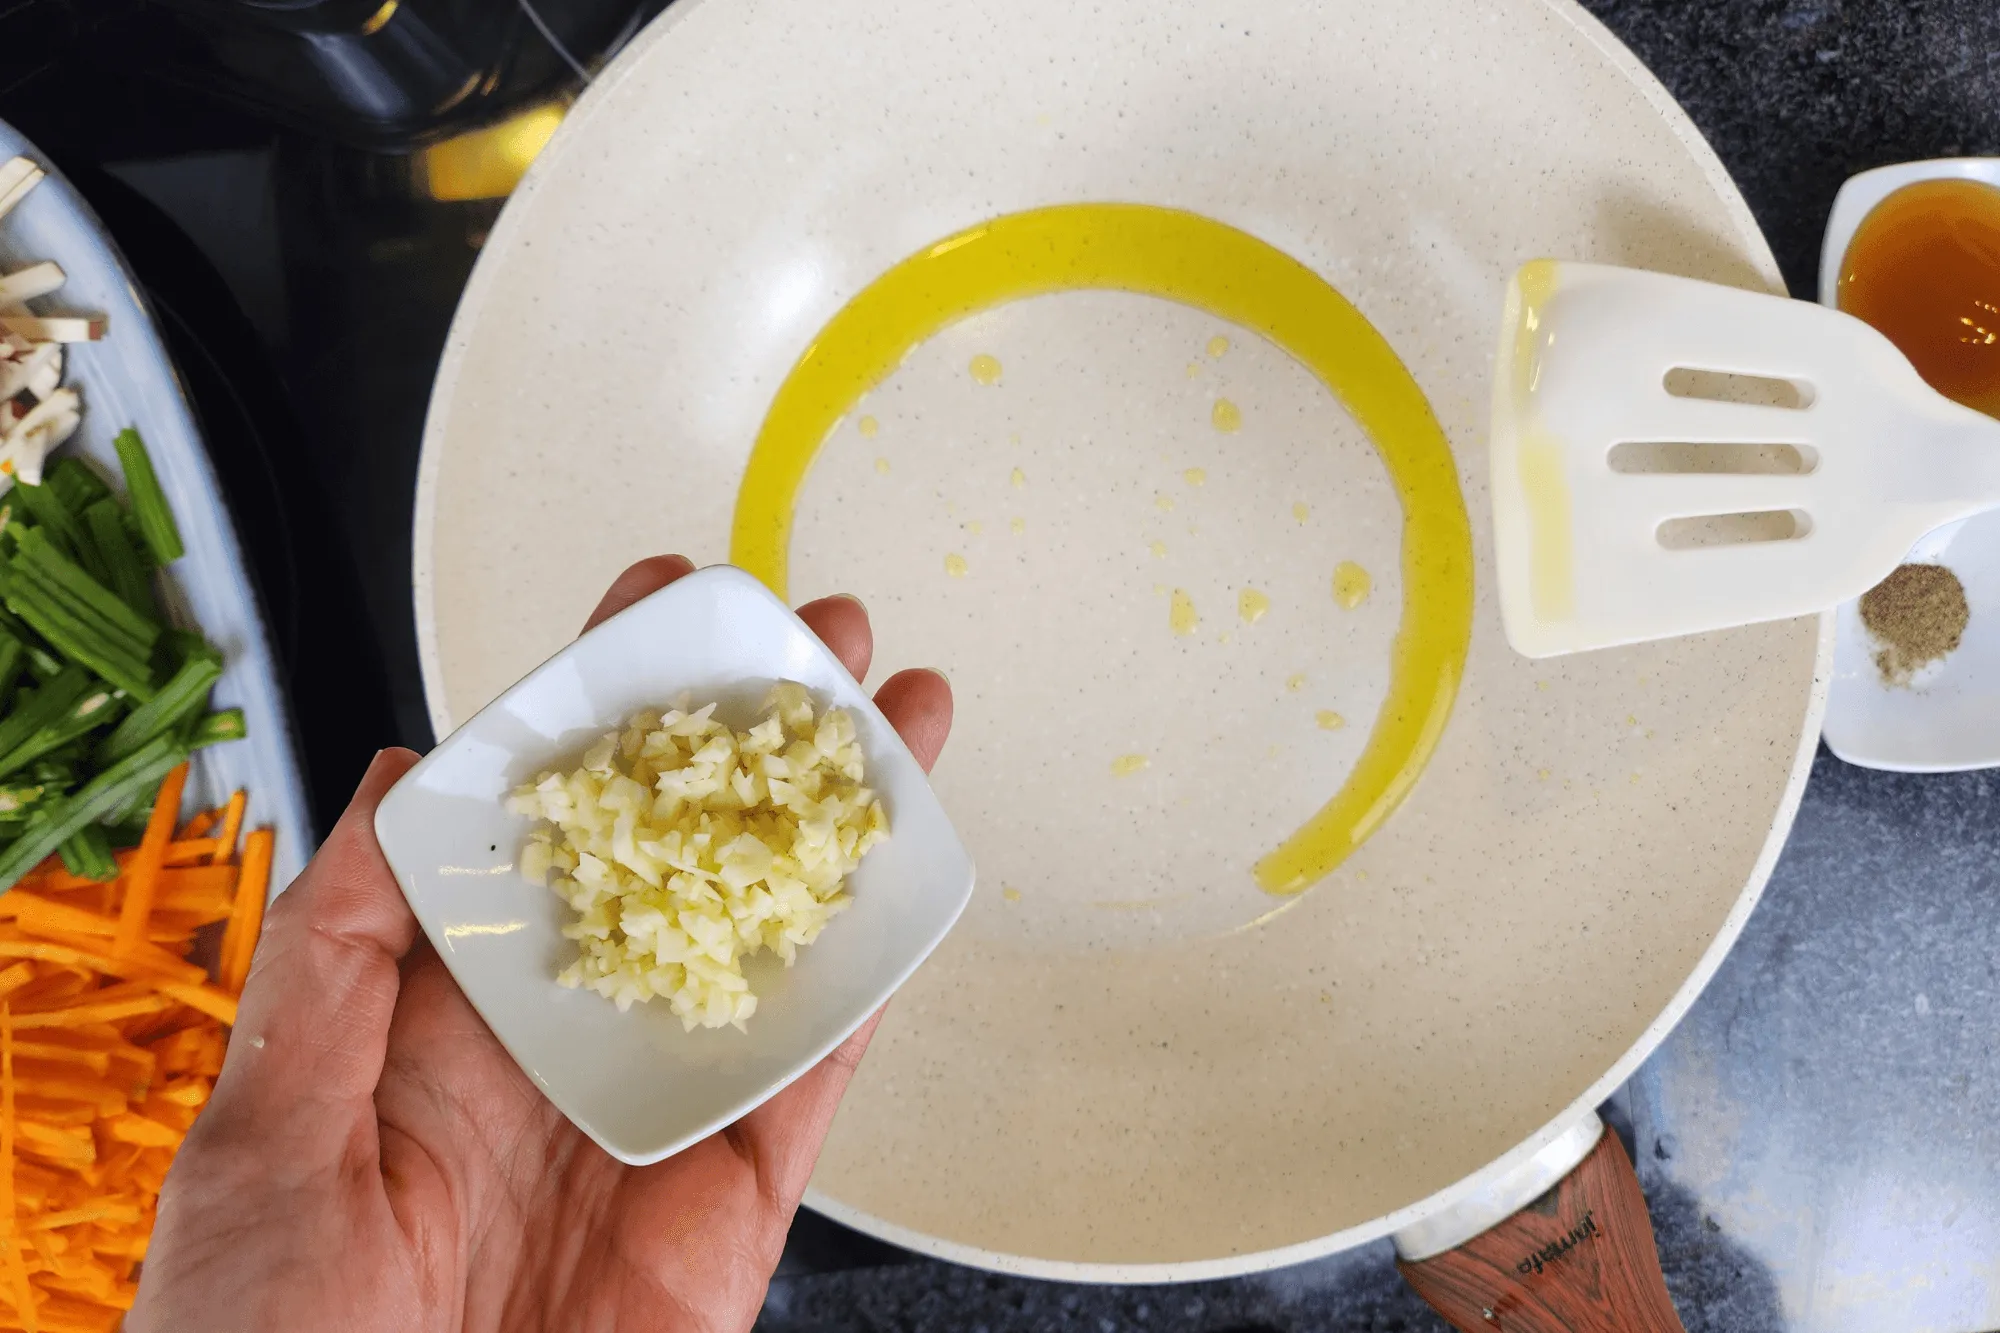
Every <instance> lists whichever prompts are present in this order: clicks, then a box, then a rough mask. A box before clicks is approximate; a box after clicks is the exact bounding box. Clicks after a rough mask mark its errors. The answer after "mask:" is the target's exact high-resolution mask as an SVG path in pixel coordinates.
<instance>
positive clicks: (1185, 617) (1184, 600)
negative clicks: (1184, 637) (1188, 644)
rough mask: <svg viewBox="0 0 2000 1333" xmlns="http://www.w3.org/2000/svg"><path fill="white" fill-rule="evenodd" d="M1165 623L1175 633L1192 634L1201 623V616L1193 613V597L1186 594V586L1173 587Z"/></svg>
mask: <svg viewBox="0 0 2000 1333" xmlns="http://www.w3.org/2000/svg"><path fill="white" fill-rule="evenodd" d="M1167 623H1168V624H1169V625H1171V626H1173V630H1174V633H1176V634H1192V633H1194V627H1195V626H1196V625H1199V624H1200V623H1201V617H1200V616H1197V615H1196V614H1195V613H1194V598H1192V597H1190V596H1188V594H1187V589H1186V588H1175V589H1174V596H1173V600H1172V601H1171V602H1170V603H1168V605H1167Z"/></svg>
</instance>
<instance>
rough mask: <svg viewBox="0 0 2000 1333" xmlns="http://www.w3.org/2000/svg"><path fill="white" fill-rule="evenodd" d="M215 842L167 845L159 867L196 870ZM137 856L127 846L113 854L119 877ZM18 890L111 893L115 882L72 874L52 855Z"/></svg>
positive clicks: (212, 851) (198, 840) (192, 840)
mask: <svg viewBox="0 0 2000 1333" xmlns="http://www.w3.org/2000/svg"><path fill="white" fill-rule="evenodd" d="M215 841H216V840H215V839H213V838H190V839H187V840H186V841H175V842H170V843H168V844H167V853H166V856H165V857H164V858H163V859H162V861H161V864H162V865H165V866H167V867H169V868H181V869H188V868H194V867H198V866H200V865H201V864H202V863H203V862H205V861H207V860H208V858H210V857H211V856H213V855H214V854H215ZM138 854H139V849H138V848H136V847H127V848H125V849H124V850H123V851H120V852H115V853H113V859H114V860H116V861H117V863H118V870H119V873H120V874H123V873H124V872H125V871H126V870H128V869H130V868H131V865H132V858H133V857H135V856H137V855H138ZM20 887H21V888H24V889H33V890H34V891H35V892H37V893H58V892H62V893H66V892H68V891H69V890H71V889H98V890H101V891H103V892H105V893H107V894H108V893H110V892H112V891H113V889H114V887H115V883H114V882H113V881H107V880H101V879H87V878H85V877H84V876H82V875H72V874H71V873H70V872H69V869H68V868H67V867H66V866H64V865H63V863H62V861H61V859H60V858H57V857H53V856H52V857H50V858H49V859H48V860H46V861H44V862H43V863H42V864H41V865H38V866H36V867H35V868H34V869H33V870H31V871H29V872H28V873H27V874H26V875H24V876H22V878H21V883H20ZM4 901H5V899H4V898H0V902H4Z"/></svg>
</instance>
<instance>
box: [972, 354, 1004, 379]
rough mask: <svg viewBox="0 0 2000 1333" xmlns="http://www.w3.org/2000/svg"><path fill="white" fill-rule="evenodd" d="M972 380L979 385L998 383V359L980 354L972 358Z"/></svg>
mask: <svg viewBox="0 0 2000 1333" xmlns="http://www.w3.org/2000/svg"><path fill="white" fill-rule="evenodd" d="M971 370H972V378H973V379H974V380H976V381H977V382H978V383H980V384H998V383H999V382H1000V358H998V357H994V356H988V355H986V353H984V352H981V353H980V354H979V355H978V356H975V357H973V358H972V366H971Z"/></svg>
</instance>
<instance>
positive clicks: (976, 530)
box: [965, 518, 986, 537]
mask: <svg viewBox="0 0 2000 1333" xmlns="http://www.w3.org/2000/svg"><path fill="white" fill-rule="evenodd" d="M965 530H966V531H967V532H969V533H971V534H972V535H973V536H975V537H977V536H978V535H979V534H980V533H982V532H984V531H986V525H985V524H984V523H981V522H980V521H979V520H978V519H976V518H975V519H973V520H972V521H971V522H970V523H968V524H966V525H965Z"/></svg>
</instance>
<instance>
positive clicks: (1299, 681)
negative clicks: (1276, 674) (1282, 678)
mask: <svg viewBox="0 0 2000 1333" xmlns="http://www.w3.org/2000/svg"><path fill="white" fill-rule="evenodd" d="M1305 687H1306V673H1305V672H1303V671H1301V672H1299V673H1298V674H1297V675H1295V676H1293V677H1291V678H1290V679H1288V680H1287V681H1286V682H1285V688H1286V689H1288V690H1290V691H1291V692H1292V693H1293V694H1297V693H1298V692H1299V691H1300V690H1302V689H1304V688H1305Z"/></svg>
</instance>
